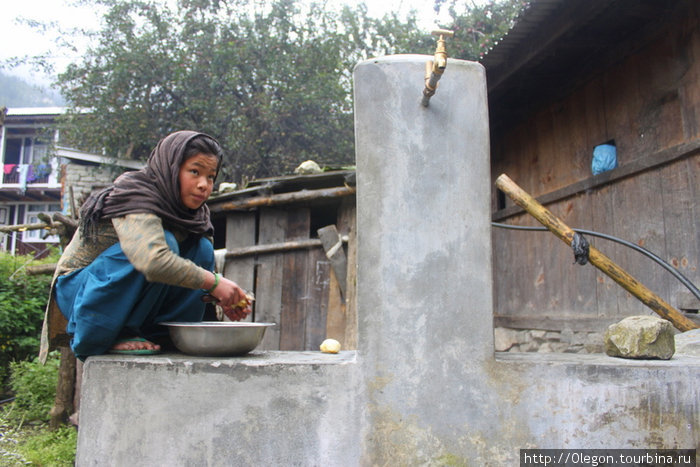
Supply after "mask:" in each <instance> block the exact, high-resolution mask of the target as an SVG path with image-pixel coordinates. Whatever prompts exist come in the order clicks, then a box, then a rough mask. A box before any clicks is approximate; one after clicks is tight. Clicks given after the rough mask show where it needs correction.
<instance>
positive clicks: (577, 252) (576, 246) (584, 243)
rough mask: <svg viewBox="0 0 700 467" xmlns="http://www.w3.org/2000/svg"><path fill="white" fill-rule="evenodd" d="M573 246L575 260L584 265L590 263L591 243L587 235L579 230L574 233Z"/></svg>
mask: <svg viewBox="0 0 700 467" xmlns="http://www.w3.org/2000/svg"><path fill="white" fill-rule="evenodd" d="M571 248H572V249H573V250H574V262H575V263H578V264H580V265H581V266H583V265H584V264H586V263H588V253H589V251H590V245H589V244H588V240H586V237H584V236H583V235H581V234H580V233H578V232H575V233H574V238H573V239H572V240H571Z"/></svg>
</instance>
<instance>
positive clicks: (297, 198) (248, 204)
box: [210, 186, 356, 212]
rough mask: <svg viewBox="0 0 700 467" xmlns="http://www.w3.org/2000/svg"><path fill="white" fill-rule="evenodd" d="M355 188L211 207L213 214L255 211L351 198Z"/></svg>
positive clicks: (241, 201)
mask: <svg viewBox="0 0 700 467" xmlns="http://www.w3.org/2000/svg"><path fill="white" fill-rule="evenodd" d="M355 191H356V190H355V188H354V187H351V186H343V187H336V188H322V189H320V190H302V191H294V192H292V193H280V194H277V195H270V196H256V197H254V198H247V199H243V200H239V201H229V202H228V203H221V204H213V205H212V206H210V209H211V211H212V212H224V211H238V210H246V209H253V208H257V207H260V206H274V205H277V204H287V203H298V202H301V201H312V200H317V199H323V198H337V197H339V196H350V195H353V194H355Z"/></svg>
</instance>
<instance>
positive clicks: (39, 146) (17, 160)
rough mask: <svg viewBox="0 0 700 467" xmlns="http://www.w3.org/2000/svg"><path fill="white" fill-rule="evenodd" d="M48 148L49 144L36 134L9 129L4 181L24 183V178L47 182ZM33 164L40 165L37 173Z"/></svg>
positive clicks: (6, 142) (30, 180) (6, 141)
mask: <svg viewBox="0 0 700 467" xmlns="http://www.w3.org/2000/svg"><path fill="white" fill-rule="evenodd" d="M25 131H26V130H25ZM48 149H49V146H48V144H46V143H44V142H43V141H41V140H40V139H38V138H36V137H35V136H32V135H29V134H20V133H18V132H16V131H12V130H11V129H9V130H8V131H7V135H6V138H5V155H4V160H3V165H4V167H3V168H4V177H3V183H22V180H24V181H29V182H34V183H45V182H46V179H47V177H48V172H49V171H50V170H49V171H47V170H46V169H47V167H48V166H47V164H46V156H47V154H48ZM31 165H38V166H39V168H40V169H39V170H38V171H37V174H34V172H35V170H33V167H31ZM22 174H24V177H22ZM20 179H22V180H20Z"/></svg>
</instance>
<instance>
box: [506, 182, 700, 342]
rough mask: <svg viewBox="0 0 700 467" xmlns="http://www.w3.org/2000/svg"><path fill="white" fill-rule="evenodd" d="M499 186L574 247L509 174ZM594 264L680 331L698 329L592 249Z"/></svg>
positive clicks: (567, 231) (565, 230) (570, 235)
mask: <svg viewBox="0 0 700 467" xmlns="http://www.w3.org/2000/svg"><path fill="white" fill-rule="evenodd" d="M496 186H497V187H498V188H499V189H500V190H501V191H503V192H504V193H506V194H507V195H508V196H509V197H510V198H511V199H512V200H513V201H514V202H515V204H517V205H518V206H520V207H521V208H523V209H525V210H526V211H527V212H528V213H529V214H530V215H531V216H533V217H534V218H535V219H537V220H538V221H539V222H540V223H541V224H542V225H544V226H545V227H547V228H548V229H549V230H550V231H551V232H552V233H553V234H554V235H556V236H557V237H559V238H560V239H562V240H563V241H564V242H565V243H566V244H567V245H569V246H571V242H572V241H573V239H574V235H575V234H576V232H575V231H574V230H573V229H571V228H570V227H568V226H567V225H566V224H565V223H564V222H562V221H561V220H560V219H559V218H558V217H556V216H555V215H554V214H552V213H551V212H550V211H549V210H548V209H547V208H545V207H544V206H542V205H541V204H540V203H539V202H537V200H536V199H535V198H533V197H532V196H530V195H529V194H528V193H527V192H525V191H524V190H523V189H522V188H520V187H519V186H518V185H517V184H516V183H515V182H513V180H511V179H510V178H509V177H508V176H507V175H505V174H502V175H500V176H499V177H498V178H497V179H496ZM588 260H589V261H590V263H591V264H592V265H593V266H595V267H597V268H598V269H600V270H601V271H603V272H604V273H605V274H607V275H608V276H609V277H610V278H611V279H612V280H614V281H615V282H617V283H618V284H619V285H620V286H622V288H624V289H625V290H627V291H628V292H629V293H631V294H632V295H634V296H635V297H637V298H638V299H639V300H640V301H641V302H642V303H644V304H645V305H646V306H648V307H649V308H651V309H652V310H654V312H656V313H657V314H658V315H659V316H661V317H662V318H664V319H667V320H668V321H670V322H671V323H673V325H674V326H675V327H676V328H677V329H679V330H680V331H689V330H691V329H697V328H698V325H697V324H695V323H694V322H693V321H691V320H690V319H688V318H686V317H685V316H683V314H682V313H681V312H679V311H678V310H676V309H675V308H673V307H672V306H671V305H669V304H668V303H666V302H665V301H664V300H663V299H662V298H661V297H659V296H658V295H656V294H655V293H654V292H652V291H651V290H649V289H647V288H646V287H645V286H644V285H643V284H641V283H640V282H639V281H637V279H635V278H634V277H632V276H631V275H630V274H629V273H627V272H626V271H625V270H624V269H622V268H621V267H620V266H618V265H617V264H615V263H614V262H613V261H612V260H611V259H610V258H608V257H607V256H605V255H604V254H603V253H601V252H600V251H598V250H597V249H596V248H595V247H593V246H590V248H589V252H588Z"/></svg>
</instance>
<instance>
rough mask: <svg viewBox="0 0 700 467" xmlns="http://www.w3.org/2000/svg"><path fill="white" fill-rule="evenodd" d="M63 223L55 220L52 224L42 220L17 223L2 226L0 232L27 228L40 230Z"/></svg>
mask: <svg viewBox="0 0 700 467" xmlns="http://www.w3.org/2000/svg"><path fill="white" fill-rule="evenodd" d="M60 225H61V224H59V223H58V222H54V223H52V224H46V223H44V222H40V223H37V224H16V225H3V226H0V232H2V233H11V232H24V231H25V230H39V229H55V228H57V227H59V226H60Z"/></svg>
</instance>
